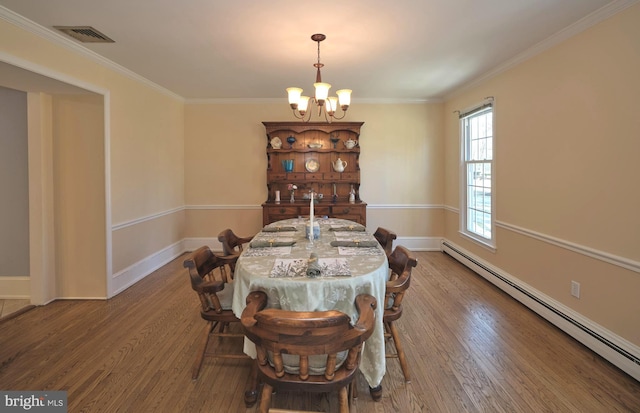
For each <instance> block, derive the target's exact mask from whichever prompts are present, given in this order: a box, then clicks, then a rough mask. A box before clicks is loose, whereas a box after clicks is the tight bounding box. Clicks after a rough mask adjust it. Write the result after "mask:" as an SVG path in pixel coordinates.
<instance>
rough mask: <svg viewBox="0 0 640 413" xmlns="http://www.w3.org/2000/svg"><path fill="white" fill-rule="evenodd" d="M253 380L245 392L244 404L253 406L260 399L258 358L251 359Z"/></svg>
mask: <svg viewBox="0 0 640 413" xmlns="http://www.w3.org/2000/svg"><path fill="white" fill-rule="evenodd" d="M250 374H251V381H250V382H249V388H248V389H247V390H246V391H245V392H244V405H245V406H246V407H251V406H253V405H254V404H256V401H257V400H258V360H252V361H251V373H250Z"/></svg>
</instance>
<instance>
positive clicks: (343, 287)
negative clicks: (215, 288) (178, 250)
mask: <svg viewBox="0 0 640 413" xmlns="http://www.w3.org/2000/svg"><path fill="white" fill-rule="evenodd" d="M316 221H317V222H319V223H320V239H317V240H315V241H314V247H313V249H308V248H307V245H308V244H309V241H308V240H306V239H305V237H304V234H305V229H304V226H305V223H306V222H308V220H305V219H290V220H284V221H279V222H277V223H272V224H270V225H269V226H271V227H275V226H294V227H296V229H297V231H295V232H275V233H274V232H260V233H258V234H257V235H256V237H255V238H254V240H278V241H279V240H290V239H294V240H295V241H296V244H295V245H293V246H292V247H274V248H269V247H266V248H245V251H244V252H243V254H242V255H241V256H240V258H239V259H238V263H237V265H236V269H235V275H234V294H233V306H232V309H233V312H234V314H235V315H236V316H237V317H240V316H241V314H242V311H243V310H244V308H245V306H246V304H245V299H246V297H247V295H248V294H249V292H251V291H256V290H259V291H264V292H266V293H267V296H268V306H269V307H272V308H282V309H285V310H292V311H324V310H334V309H335V310H339V311H342V312H344V313H345V314H348V315H349V316H350V317H351V321H352V323H355V321H356V320H357V319H358V312H357V310H356V307H355V304H354V303H355V298H356V296H357V295H358V294H362V293H366V294H371V295H372V296H374V297H375V298H376V299H377V300H378V307H377V309H376V322H375V329H374V331H373V334H372V335H371V337H370V338H369V339H368V340H367V341H366V342H365V345H364V349H363V353H362V360H361V363H360V370H361V371H362V373H363V375H364V377H365V379H366V380H367V382H368V383H369V386H371V387H376V386H377V385H379V384H380V382H381V381H382V377H383V376H384V374H385V370H386V364H385V348H384V327H383V323H382V315H383V310H384V292H385V284H386V281H387V276H388V263H387V257H386V255H385V254H384V251H383V250H382V248H381V247H380V246H377V247H375V248H362V247H354V248H342V247H341V248H337V247H332V246H331V245H330V242H331V241H333V240H336V239H340V240H353V239H357V240H375V238H374V237H373V235H371V234H370V233H368V232H357V231H350V232H336V231H331V230H330V228H331V227H338V226H345V225H347V226H348V225H357V224H355V223H354V222H351V221H346V220H339V219H333V218H329V219H318V220H316ZM311 252H314V253H316V254H317V255H318V258H319V259H320V260H323V261H324V260H325V259H335V258H343V259H345V260H346V263H347V266H348V269H349V272H350V275H344V274H337V275H333V276H324V275H323V276H320V277H317V278H309V277H307V276H306V275H304V274H303V275H301V276H281V275H280V276H276V275H277V274H276V273H275V272H273V268H274V265H275V264H276V261H280V262H282V261H283V260H289V259H302V260H306V259H308V258H309V255H310V254H311ZM244 351H245V353H247V354H248V355H250V356H252V357H255V346H254V345H253V343H251V342H250V341H249V340H245V349H244Z"/></svg>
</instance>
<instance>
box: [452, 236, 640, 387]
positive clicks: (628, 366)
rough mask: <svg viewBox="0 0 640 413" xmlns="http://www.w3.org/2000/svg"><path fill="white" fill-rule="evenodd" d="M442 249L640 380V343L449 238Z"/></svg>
mask: <svg viewBox="0 0 640 413" xmlns="http://www.w3.org/2000/svg"><path fill="white" fill-rule="evenodd" d="M442 251H444V252H446V253H447V254H449V255H451V256H452V257H453V258H455V259H456V260H458V261H460V262H461V263H462V264H464V265H465V266H467V267H468V268H470V269H471V270H473V271H474V272H476V273H478V274H479V275H480V276H482V277H483V278H485V279H487V280H488V281H489V282H491V283H492V284H494V285H496V286H497V287H498V288H500V289H501V290H503V291H505V292H506V293H507V294H509V295H511V296H512V297H513V298H515V299H516V300H518V301H520V302H521V303H522V304H524V305H525V306H526V307H528V308H529V309H531V310H532V311H534V312H536V313H537V314H539V315H540V316H541V317H543V318H545V319H546V320H547V321H549V322H550V323H552V324H554V325H555V326H556V327H558V328H559V329H561V330H562V331H564V332H565V333H567V334H569V335H570V336H572V337H573V338H575V339H576V340H578V341H579V342H580V343H582V344H584V345H585V346H587V347H588V348H590V349H591V350H593V351H594V352H596V353H597V354H599V355H600V356H602V357H603V358H604V359H606V360H608V361H609V362H611V363H612V364H613V365H615V366H617V367H618V368H620V369H621V370H622V371H624V372H625V373H627V374H629V375H630V376H631V377H633V378H634V379H636V380H638V381H640V347H638V346H636V345H635V344H633V343H631V342H629V341H627V340H625V339H624V338H622V337H620V336H618V335H616V334H614V333H612V332H611V331H609V330H607V329H606V328H604V327H602V326H600V325H598V324H597V323H594V322H593V321H591V320H590V319H588V318H586V317H584V316H582V315H581V314H580V313H577V312H575V311H574V310H572V309H571V308H569V307H567V306H565V305H563V304H561V303H560V302H558V301H556V300H554V299H552V298H551V297H549V296H547V295H545V294H543V293H542V292H540V291H538V290H536V289H535V288H533V287H531V286H530V285H528V284H526V283H523V282H522V281H520V280H518V279H517V278H516V277H514V276H512V275H510V274H508V273H506V272H505V271H503V270H501V269H499V268H496V267H494V266H492V265H491V264H489V263H487V262H485V261H483V260H482V259H480V258H478V257H477V256H475V255H473V254H472V253H470V252H469V251H466V250H465V249H464V248H462V247H460V246H458V245H456V244H455V243H453V242H451V241H449V240H446V239H445V240H443V241H442Z"/></svg>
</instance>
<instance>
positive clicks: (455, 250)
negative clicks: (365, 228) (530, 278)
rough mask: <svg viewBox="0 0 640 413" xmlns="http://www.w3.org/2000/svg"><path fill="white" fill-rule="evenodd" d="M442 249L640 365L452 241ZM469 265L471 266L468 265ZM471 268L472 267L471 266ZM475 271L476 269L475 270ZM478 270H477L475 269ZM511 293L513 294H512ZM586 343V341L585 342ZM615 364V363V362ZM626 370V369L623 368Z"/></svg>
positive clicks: (621, 349)
mask: <svg viewBox="0 0 640 413" xmlns="http://www.w3.org/2000/svg"><path fill="white" fill-rule="evenodd" d="M442 247H443V248H442V251H443V252H445V253H446V254H448V255H450V256H451V257H452V258H454V259H455V260H456V261H460V260H459V259H458V258H457V257H456V255H458V256H460V257H462V258H464V259H465V260H467V261H469V262H471V263H472V264H473V265H475V266H477V267H479V268H481V269H482V270H484V271H486V272H487V273H488V274H491V275H492V276H493V277H495V278H497V279H498V280H500V281H501V282H503V283H505V284H507V285H508V286H509V287H511V288H513V289H515V290H516V291H518V292H519V293H521V294H523V295H525V296H527V297H528V298H529V299H531V300H533V301H535V302H536V303H538V304H540V305H541V306H543V307H544V308H546V309H547V310H549V311H551V312H553V313H554V314H555V315H557V316H558V317H560V318H562V319H563V320H565V321H567V322H569V323H571V324H572V325H573V326H575V327H576V328H578V329H580V330H581V331H583V332H584V333H586V334H588V335H589V336H591V337H593V338H594V339H596V340H598V341H599V342H600V343H602V344H604V345H605V346H607V347H609V348H610V349H612V350H614V351H615V352H617V353H618V354H620V355H622V356H623V357H625V358H627V359H628V360H630V361H631V362H633V363H635V364H636V365H637V366H640V358H638V357H636V356H635V355H633V354H631V353H630V352H628V351H627V350H625V349H624V348H622V347H620V346H618V345H617V344H615V343H613V342H612V341H611V340H609V339H607V338H606V337H603V336H602V335H601V334H599V333H597V332H596V331H593V330H592V329H590V328H589V327H587V326H585V325H584V324H582V323H580V322H579V321H577V320H575V319H574V318H572V317H570V316H569V315H567V314H565V313H564V312H562V311H560V310H558V309H557V308H555V307H553V306H552V305H550V304H549V303H547V302H545V301H544V300H542V299H540V298H539V297H537V296H535V295H534V294H532V293H531V292H529V291H527V290H526V289H525V288H522V287H521V286H519V285H518V284H516V283H514V282H513V281H511V280H509V279H507V278H506V277H504V276H503V275H501V274H499V273H497V272H496V271H495V270H493V269H492V268H489V267H487V266H486V265H485V264H483V263H481V262H479V261H478V260H477V259H475V258H473V257H471V256H470V255H468V254H466V253H465V252H463V251H460V250H459V249H458V248H456V247H455V246H453V245H451V244H450V243H448V242H447V241H443V242H442ZM467 267H469V266H468V265H467ZM469 268H471V267H469ZM471 269H472V270H474V269H473V268H471ZM474 271H475V270H474ZM475 272H477V271H475ZM510 295H511V294H510ZM523 304H524V303H523ZM583 344H584V343H583ZM614 364H615V363H614ZM623 370H624V369H623Z"/></svg>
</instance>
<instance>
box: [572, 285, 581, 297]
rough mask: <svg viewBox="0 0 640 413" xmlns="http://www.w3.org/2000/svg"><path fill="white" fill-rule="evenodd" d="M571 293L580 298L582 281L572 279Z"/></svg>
mask: <svg viewBox="0 0 640 413" xmlns="http://www.w3.org/2000/svg"><path fill="white" fill-rule="evenodd" d="M571 295H572V296H574V297H576V298H580V283H579V282H577V281H571Z"/></svg>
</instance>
